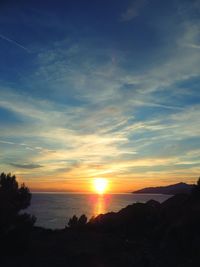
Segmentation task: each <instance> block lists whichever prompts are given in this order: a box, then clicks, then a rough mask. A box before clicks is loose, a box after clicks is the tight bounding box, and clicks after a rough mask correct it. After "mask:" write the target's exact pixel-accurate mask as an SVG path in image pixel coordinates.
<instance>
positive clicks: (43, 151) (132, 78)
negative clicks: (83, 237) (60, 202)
mask: <svg viewBox="0 0 200 267" xmlns="http://www.w3.org/2000/svg"><path fill="white" fill-rule="evenodd" d="M0 5H1V6H0V25H1V27H0V58H1V61H0V73H1V75H0V121H1V129H0V151H1V153H0V167H1V170H2V171H5V172H13V173H15V174H16V175H17V177H18V178H19V180H20V181H25V182H26V183H27V184H28V185H30V187H31V188H33V189H38V190H40V189H41V190H75V191H77V190H78V191H81V190H83V191H86V190H87V188H88V186H89V184H90V181H91V180H92V179H93V178H95V177H105V178H108V179H109V180H110V181H112V183H111V184H112V188H111V189H112V191H120V190H121V191H124V190H125V191H127V190H129V189H130V190H131V189H132V188H138V187H141V186H146V185H156V184H168V183H173V182H178V181H186V182H194V181H195V180H196V179H197V177H198V175H199V171H200V168H199V163H200V162H199V155H200V139H199V134H200V126H199V117H200V105H199V100H200V93H199V92H200V89H199V86H200V1H198V0H194V1H192V0H190V1H183V0H182V1H180V0H179V1H178V0H173V1H172V0H171V1H158V0H140V1H139V0H135V1H134V0H130V1H123V2H122V1H118V0H115V1H114V0H108V1H104V0H102V1H94V0H93V1H87V0H84V1H82V0H79V1H78V0H74V1H3V2H1V4H0Z"/></svg>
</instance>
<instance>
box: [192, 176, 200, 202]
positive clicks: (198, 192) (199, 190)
mask: <svg viewBox="0 0 200 267" xmlns="http://www.w3.org/2000/svg"><path fill="white" fill-rule="evenodd" d="M192 197H193V198H195V199H196V198H198V199H200V177H199V179H198V180H197V184H196V185H194V188H193V190H192Z"/></svg>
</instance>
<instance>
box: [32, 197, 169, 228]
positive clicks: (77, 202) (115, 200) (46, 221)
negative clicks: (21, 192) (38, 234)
mask: <svg viewBox="0 0 200 267" xmlns="http://www.w3.org/2000/svg"><path fill="white" fill-rule="evenodd" d="M167 198H169V196H168V195H158V194H157V195H155V194H154V195H152V194H106V195H95V194H66V193H65V194H58V193H48V194H47V193H45V194H44V193H33V195H32V203H31V206H30V207H29V209H28V210H27V211H28V212H29V213H31V214H34V215H35V216H36V217H37V222H36V225H38V226H43V227H46V228H52V229H55V228H64V227H65V225H67V222H68V220H69V218H70V217H72V216H73V215H77V216H80V215H82V214H85V215H86V216H87V217H88V219H90V218H91V217H92V216H97V215H98V214H102V213H107V212H111V211H114V212H116V211H119V210H120V209H121V208H124V207H126V206H127V205H130V204H133V203H135V202H146V201H148V200H149V199H155V200H157V201H160V202H163V201H164V200H166V199H167Z"/></svg>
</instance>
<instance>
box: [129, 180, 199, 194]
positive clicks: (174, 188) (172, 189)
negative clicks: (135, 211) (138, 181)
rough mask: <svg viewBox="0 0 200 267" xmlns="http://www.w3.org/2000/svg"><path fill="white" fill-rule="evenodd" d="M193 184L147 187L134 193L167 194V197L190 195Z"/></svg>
mask: <svg viewBox="0 0 200 267" xmlns="http://www.w3.org/2000/svg"><path fill="white" fill-rule="evenodd" d="M193 187H194V185H193V184H186V183H182V182H181V183H177V184H172V185H167V186H157V187H146V188H143V189H140V190H136V191H133V192H132V193H134V194H166V195H175V194H181V193H184V194H188V193H190V192H191V190H192V189H193Z"/></svg>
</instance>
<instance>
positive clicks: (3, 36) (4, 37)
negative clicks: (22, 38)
mask: <svg viewBox="0 0 200 267" xmlns="http://www.w3.org/2000/svg"><path fill="white" fill-rule="evenodd" d="M0 38H1V39H3V40H5V41H7V42H9V43H11V44H14V45H16V46H18V47H19V48H21V49H23V50H25V51H26V52H27V53H30V52H31V51H30V50H29V49H28V48H27V47H25V46H24V45H22V44H20V43H19V42H17V41H15V40H13V39H10V38H8V37H6V36H5V35H3V34H0Z"/></svg>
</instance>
